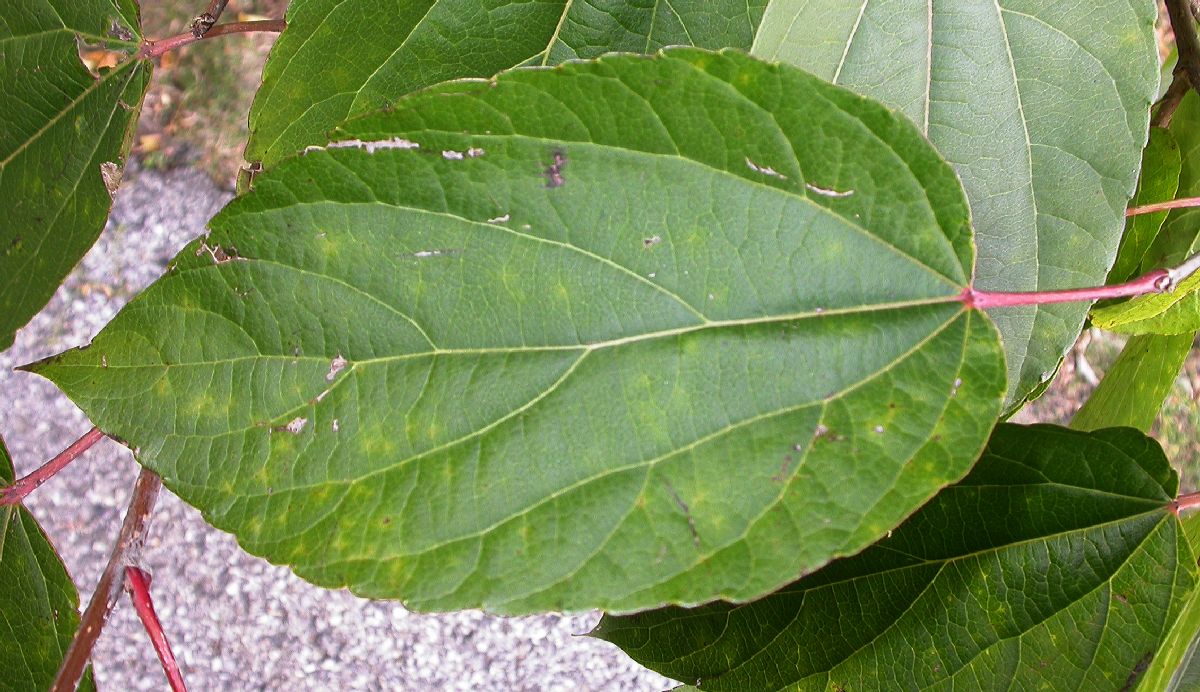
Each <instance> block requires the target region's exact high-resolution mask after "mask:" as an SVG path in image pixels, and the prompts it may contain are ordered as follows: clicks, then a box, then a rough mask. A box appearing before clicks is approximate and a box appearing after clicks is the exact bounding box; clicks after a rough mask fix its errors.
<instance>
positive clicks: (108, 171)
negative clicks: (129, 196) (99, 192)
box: [100, 161, 121, 197]
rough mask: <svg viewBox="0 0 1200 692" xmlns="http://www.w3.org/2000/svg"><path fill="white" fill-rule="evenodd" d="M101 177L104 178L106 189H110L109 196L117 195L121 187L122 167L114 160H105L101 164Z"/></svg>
mask: <svg viewBox="0 0 1200 692" xmlns="http://www.w3.org/2000/svg"><path fill="white" fill-rule="evenodd" d="M100 177H101V178H102V179H103V180H104V189H106V190H108V196H109V197H112V196H113V195H115V194H116V193H117V188H118V187H121V167H120V166H118V165H117V164H115V163H113V162H112V161H105V162H104V163H102V164H100Z"/></svg>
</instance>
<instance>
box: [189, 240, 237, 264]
mask: <svg viewBox="0 0 1200 692" xmlns="http://www.w3.org/2000/svg"><path fill="white" fill-rule="evenodd" d="M206 252H207V253H208V256H209V257H212V260H213V264H225V263H226V262H232V261H234V260H238V261H242V262H244V261H246V258H245V257H242V256H240V255H238V251H237V248H235V247H234V246H232V245H230V246H229V247H220V246H213V245H209V244H208V243H207V242H205V241H200V247H198V248H196V256H197V257H199V256H201V255H203V254H204V253H206Z"/></svg>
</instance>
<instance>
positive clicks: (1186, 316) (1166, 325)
mask: <svg viewBox="0 0 1200 692" xmlns="http://www.w3.org/2000/svg"><path fill="white" fill-rule="evenodd" d="M1092 324H1094V325H1096V326H1097V327H1100V328H1101V329H1107V330H1109V331H1111V332H1118V333H1120V334H1163V335H1171V334H1193V333H1195V332H1196V330H1198V329H1200V273H1197V274H1193V275H1192V276H1190V277H1188V278H1186V279H1184V280H1183V281H1182V282H1180V284H1179V286H1178V287H1177V288H1176V289H1175V290H1174V291H1171V292H1170V293H1153V294H1150V295H1147V296H1140V297H1138V298H1135V299H1133V300H1129V301H1126V302H1124V303H1118V304H1116V305H1110V306H1108V307H1103V308H1097V309H1095V310H1093V311H1092Z"/></svg>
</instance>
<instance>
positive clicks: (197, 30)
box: [192, 0, 229, 39]
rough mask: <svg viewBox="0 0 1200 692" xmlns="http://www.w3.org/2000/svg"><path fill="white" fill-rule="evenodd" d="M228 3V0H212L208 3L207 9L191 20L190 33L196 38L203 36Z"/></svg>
mask: <svg viewBox="0 0 1200 692" xmlns="http://www.w3.org/2000/svg"><path fill="white" fill-rule="evenodd" d="M228 4H229V0H212V2H210V3H208V9H207V10H205V11H204V12H201V13H200V16H199V17H196V18H195V19H193V20H192V35H193V36H195V37H196V38H197V39H201V38H204V35H205V34H207V33H208V30H209V29H211V28H212V27H213V24H216V23H217V20H218V19H220V18H221V13H222V12H224V11H225V6H226V5H228Z"/></svg>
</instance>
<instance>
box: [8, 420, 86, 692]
mask: <svg viewBox="0 0 1200 692" xmlns="http://www.w3.org/2000/svg"><path fill="white" fill-rule="evenodd" d="M12 482H13V465H12V460H11V459H9V456H8V449H6V448H5V446H4V441H3V440H0V487H4V486H6V485H8V484H10V483H12ZM78 627H79V593H78V592H77V591H76V590H75V582H73V581H71V575H69V574H67V569H66V568H65V567H63V564H62V561H61V560H59V558H58V554H57V553H55V552H54V547H53V546H51V545H50V541H49V540H47V538H46V535H45V534H44V533H42V529H41V527H40V526H38V523H37V521H36V520H35V519H34V518H33V515H32V514H30V513H29V512H28V511H27V510H26V509H25V508H24V507H20V506H11V505H10V506H6V507H0V671H2V673H3V674H2V676H0V688H3V689H6V690H45V689H49V688H50V683H51V682H53V680H54V676H55V674H56V673H57V672H58V667H59V665H60V664H61V663H62V659H63V654H64V653H66V650H67V646H69V645H70V643H71V638H72V637H73V636H74V635H75V630H76V629H77V628H78ZM80 689H86V690H90V689H94V686H93V685H92V680H91V674H90V672H89V673H88V674H87V675H86V676H85V677H84V679H83V682H82V683H81V684H80Z"/></svg>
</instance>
